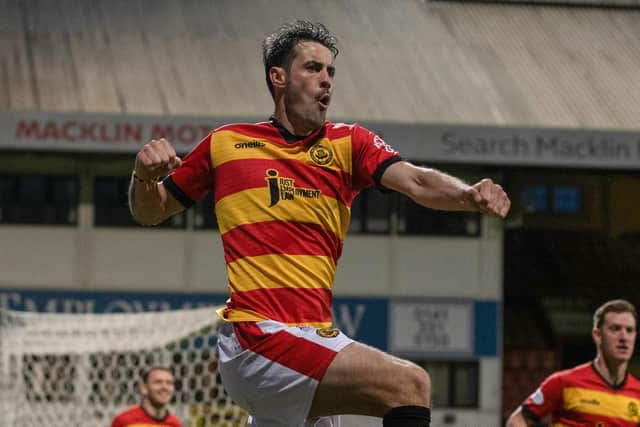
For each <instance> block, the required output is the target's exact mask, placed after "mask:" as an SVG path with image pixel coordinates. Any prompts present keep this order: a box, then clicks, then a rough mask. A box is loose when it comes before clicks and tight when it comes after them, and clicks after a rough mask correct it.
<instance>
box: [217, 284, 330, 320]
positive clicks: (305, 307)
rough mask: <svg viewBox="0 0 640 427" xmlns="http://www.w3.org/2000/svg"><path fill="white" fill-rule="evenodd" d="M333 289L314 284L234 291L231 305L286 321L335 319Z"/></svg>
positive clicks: (232, 307)
mask: <svg viewBox="0 0 640 427" xmlns="http://www.w3.org/2000/svg"><path fill="white" fill-rule="evenodd" d="M331 301H332V297H331V291H330V290H329V289H313V288H298V289H296V288H276V289H255V290H252V291H246V292H234V293H232V294H231V298H230V301H228V302H227V308H228V309H232V310H233V309H247V310H252V311H255V312H257V313H260V314H261V315H263V316H265V317H266V318H268V319H273V320H275V321H277V322H282V323H322V322H325V323H331Z"/></svg>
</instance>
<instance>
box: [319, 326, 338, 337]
mask: <svg viewBox="0 0 640 427" xmlns="http://www.w3.org/2000/svg"><path fill="white" fill-rule="evenodd" d="M316 334H318V335H320V336H321V337H322V338H335V337H337V336H338V335H340V331H339V330H337V329H335V328H321V329H316Z"/></svg>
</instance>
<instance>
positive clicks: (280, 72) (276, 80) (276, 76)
mask: <svg viewBox="0 0 640 427" xmlns="http://www.w3.org/2000/svg"><path fill="white" fill-rule="evenodd" d="M269 79H270V80H271V84H272V85H273V87H274V88H276V87H277V88H281V89H282V88H284V87H285V85H286V84H287V70H285V69H284V68H283V67H271V68H270V69H269Z"/></svg>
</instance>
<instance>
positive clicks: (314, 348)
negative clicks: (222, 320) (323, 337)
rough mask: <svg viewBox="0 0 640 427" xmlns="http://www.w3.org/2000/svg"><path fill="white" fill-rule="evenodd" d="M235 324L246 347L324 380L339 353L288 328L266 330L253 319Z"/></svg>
mask: <svg viewBox="0 0 640 427" xmlns="http://www.w3.org/2000/svg"><path fill="white" fill-rule="evenodd" d="M235 326H236V327H235V331H236V337H237V338H238V341H239V342H240V345H241V346H242V347H243V348H245V349H248V350H251V351H253V352H254V353H258V354H260V355H262V356H264V357H266V358H267V359H269V360H273V361H274V362H277V363H279V364H281V365H283V366H286V367H287V368H289V369H293V370H294V371H296V372H299V373H301V374H303V375H306V376H308V377H311V378H314V379H316V380H318V381H320V380H322V377H323V376H324V374H325V372H326V371H327V368H328V367H329V365H330V364H331V362H332V361H333V359H334V357H336V354H337V353H336V352H335V351H333V350H331V349H328V348H326V347H323V346H321V345H319V344H316V343H314V342H312V341H308V340H306V339H304V338H301V337H297V336H295V335H293V334H290V333H289V332H287V331H285V330H282V331H278V332H276V333H275V334H264V333H263V332H262V331H261V330H260V328H259V327H258V326H257V325H256V324H255V323H252V322H241V323H239V324H236V325H235Z"/></svg>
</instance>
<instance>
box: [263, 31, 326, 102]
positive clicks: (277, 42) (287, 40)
mask: <svg viewBox="0 0 640 427" xmlns="http://www.w3.org/2000/svg"><path fill="white" fill-rule="evenodd" d="M300 41H313V42H318V43H320V44H322V45H323V46H325V47H326V48H327V49H329V50H330V51H331V53H332V54H333V57H334V58H335V57H336V56H337V55H338V48H337V40H336V38H335V37H334V36H333V35H332V34H331V33H330V32H329V30H327V28H326V27H325V26H324V25H322V24H320V23H313V22H310V21H304V20H297V21H293V22H289V23H286V24H284V25H282V26H281V27H280V28H278V29H277V30H276V31H275V32H274V33H273V34H271V35H269V36H267V37H266V38H265V39H264V41H263V42H262V61H263V62H264V72H265V75H266V80H267V86H268V87H269V92H271V96H274V91H273V84H272V83H271V79H270V78H269V70H270V69H271V67H283V68H285V69H287V70H288V69H289V66H290V65H291V61H292V60H293V54H294V48H295V46H296V44H297V43H298V42H300Z"/></svg>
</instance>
